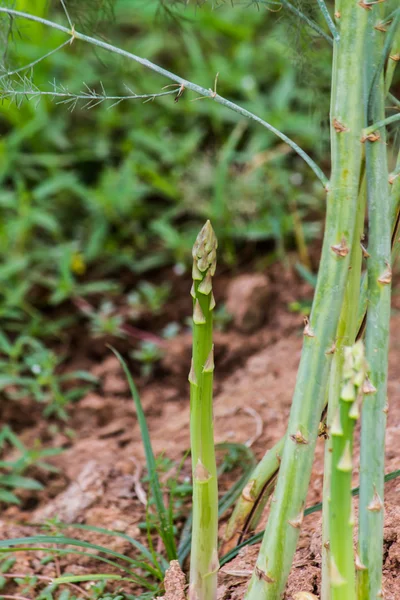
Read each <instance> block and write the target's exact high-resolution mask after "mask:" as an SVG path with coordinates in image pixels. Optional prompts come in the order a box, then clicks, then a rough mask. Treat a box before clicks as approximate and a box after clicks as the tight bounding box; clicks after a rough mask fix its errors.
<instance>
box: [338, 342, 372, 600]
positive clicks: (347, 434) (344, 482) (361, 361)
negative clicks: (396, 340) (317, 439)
mask: <svg viewBox="0 0 400 600" xmlns="http://www.w3.org/2000/svg"><path fill="white" fill-rule="evenodd" d="M364 377H365V358H364V346H363V343H362V341H361V340H359V341H358V342H357V343H356V344H355V345H354V346H352V347H350V346H346V347H345V348H344V361H343V365H342V373H341V390H340V401H339V403H338V404H339V405H338V406H337V412H336V415H335V416H334V418H333V422H332V426H331V428H330V435H331V437H332V474H331V486H330V499H329V525H330V527H329V538H330V540H329V553H330V559H329V564H330V588H331V598H332V600H355V597H356V577H355V566H354V549H353V528H354V516H353V510H352V494H351V478H352V472H353V460H352V457H353V432H354V425H355V421H356V420H357V419H358V417H359V405H360V403H361V394H362V385H363V383H364ZM360 388H361V390H360Z"/></svg>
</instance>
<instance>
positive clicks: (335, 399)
mask: <svg viewBox="0 0 400 600" xmlns="http://www.w3.org/2000/svg"><path fill="white" fill-rule="evenodd" d="M365 204H366V187H365V177H363V178H362V183H361V187H360V194H359V200H358V206H357V221H356V231H355V238H354V239H355V242H357V240H361V236H362V232H363V228H364V218H365ZM350 263H351V270H350V273H349V278H348V281H347V287H346V294H345V299H344V303H343V307H342V312H341V315H340V319H339V326H338V331H337V342H336V352H335V354H334V356H333V363H332V368H331V372H330V380H329V388H328V416H327V431H328V437H327V439H326V442H325V456H324V484H323V512H322V583H321V600H330V598H331V593H330V551H329V548H330V535H329V531H330V525H329V521H330V516H329V507H330V490H331V474H332V451H333V437H332V435H331V434H330V431H331V429H332V423H333V420H334V418H335V416H336V414H337V412H338V409H339V397H340V384H341V381H342V373H343V367H344V359H345V347H346V346H352V345H353V344H354V342H355V340H356V336H357V332H358V329H357V312H358V306H359V302H360V279H361V263H362V250H361V245H360V244H357V243H354V244H353V248H352V252H351V257H350Z"/></svg>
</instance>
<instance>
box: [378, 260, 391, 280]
mask: <svg viewBox="0 0 400 600" xmlns="http://www.w3.org/2000/svg"><path fill="white" fill-rule="evenodd" d="M386 267H387V268H386V271H384V272H383V273H382V275H381V276H380V277H379V278H378V281H379V283H383V284H384V285H388V284H390V283H391V282H392V267H391V266H390V264H389V263H386Z"/></svg>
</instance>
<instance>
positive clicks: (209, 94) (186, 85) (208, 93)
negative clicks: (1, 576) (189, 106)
mask: <svg viewBox="0 0 400 600" xmlns="http://www.w3.org/2000/svg"><path fill="white" fill-rule="evenodd" d="M0 13H5V14H9V15H13V16H15V17H19V18H23V19H28V20H30V21H35V22H36V23H42V25H45V26H46V27H51V28H52V29H57V30H58V31H62V32H63V33H65V34H67V35H68V36H70V39H71V40H75V39H78V40H82V41H84V42H87V43H89V44H91V45H93V46H96V47H98V48H102V49H103V50H107V51H108V52H112V53H114V54H118V55H119V56H123V57H125V58H127V59H129V60H133V61H135V62H137V63H139V64H141V65H142V66H144V67H146V68H147V69H150V70H151V71H154V72H156V73H158V74H159V75H162V76H164V77H166V78H167V79H170V80H172V81H174V82H175V83H178V84H179V86H180V89H182V90H183V89H188V90H191V91H193V92H196V93H197V94H199V95H200V96H204V97H205V98H210V99H211V100H214V102H216V103H217V104H221V105H222V106H225V108H229V109H230V110H233V111H234V112H236V113H238V114H239V115H241V116H243V117H246V118H248V119H251V120H253V121H255V122H256V123H258V124H259V125H262V126H263V127H265V128H266V129H268V131H270V132H271V133H273V134H274V135H276V136H277V137H278V138H280V139H281V140H282V141H284V142H285V143H286V144H288V145H289V146H290V147H291V148H292V149H293V150H294V151H295V152H296V153H297V154H298V155H299V156H300V157H301V158H302V159H303V160H304V161H305V162H306V163H307V164H308V165H309V167H310V168H311V169H312V170H313V171H314V173H315V175H316V176H317V177H318V179H319V180H320V181H321V183H322V185H323V186H324V187H325V188H327V186H328V179H327V177H326V175H325V174H324V173H323V171H322V170H321V168H320V167H319V166H318V165H317V164H316V162H315V161H314V160H313V159H312V158H311V156H309V155H308V154H307V152H305V151H304V150H303V149H302V148H300V146H299V145H298V144H296V142H294V141H293V140H292V139H290V138H289V137H288V136H287V135H285V134H284V133H282V132H281V131H279V129H277V128H276V127H274V126H273V125H271V124H270V123H268V122H267V121H264V119H261V118H260V117H258V116H257V115H255V114H254V113H252V112H250V111H249V110H246V109H245V108H243V107H241V106H239V105H238V104H235V103H234V102H231V101H230V100H227V99H226V98H224V97H223V96H220V95H219V94H217V92H216V91H215V90H212V89H206V88H203V87H201V86H200V85H197V84H196V83H192V82H191V81H188V80H186V79H183V78H182V77H179V76H178V75H175V73H171V71H168V70H167V69H164V68H163V67H160V66H158V65H156V64H155V63H153V62H151V61H150V60H148V59H147V58H142V57H140V56H137V55H136V54H133V53H131V52H128V51H126V50H123V49H122V48H118V47H116V46H113V45H112V44H108V43H106V42H103V41H102V40H99V39H97V38H93V37H90V36H88V35H85V34H83V33H80V32H79V31H76V29H75V28H72V29H68V28H67V27H64V26H63V25H59V24H58V23H54V22H53V21H49V20H48V19H43V18H41V17H37V16H35V15H32V14H29V13H26V12H21V11H18V10H14V9H10V8H2V7H0Z"/></svg>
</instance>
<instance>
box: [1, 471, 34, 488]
mask: <svg viewBox="0 0 400 600" xmlns="http://www.w3.org/2000/svg"><path fill="white" fill-rule="evenodd" d="M0 485H5V486H7V487H13V488H22V489H25V490H42V489H43V486H42V484H41V483H39V482H38V481H36V480H35V479H32V478H31V477H21V475H13V474H11V475H0Z"/></svg>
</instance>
